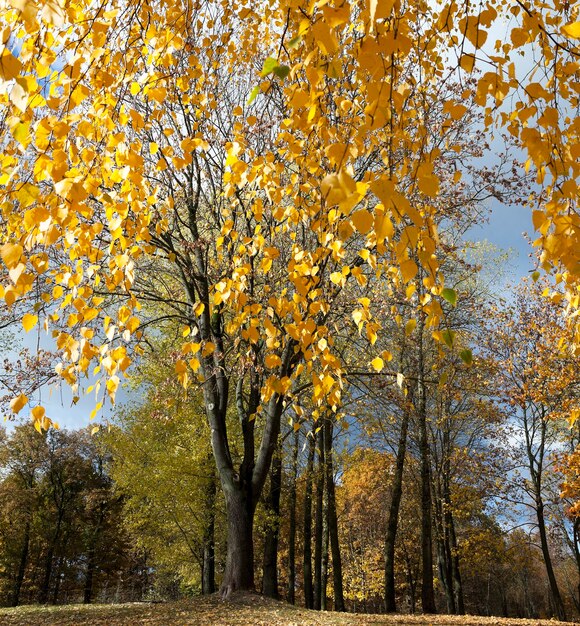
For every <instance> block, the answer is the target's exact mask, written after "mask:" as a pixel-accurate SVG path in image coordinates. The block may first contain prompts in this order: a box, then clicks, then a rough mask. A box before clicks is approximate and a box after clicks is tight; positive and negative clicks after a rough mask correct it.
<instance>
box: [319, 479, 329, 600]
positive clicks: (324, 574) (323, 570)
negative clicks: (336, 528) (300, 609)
mask: <svg viewBox="0 0 580 626" xmlns="http://www.w3.org/2000/svg"><path fill="white" fill-rule="evenodd" d="M328 543H329V536H328V491H327V490H325V491H324V503H323V515H322V563H321V567H320V610H321V611H326V610H327V609H328V605H327V597H326V591H327V589H328V556H329V555H328Z"/></svg>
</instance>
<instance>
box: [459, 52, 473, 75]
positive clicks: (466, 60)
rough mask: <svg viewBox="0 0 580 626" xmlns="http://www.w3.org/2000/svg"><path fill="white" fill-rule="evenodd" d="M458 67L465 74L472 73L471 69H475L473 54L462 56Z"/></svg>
mask: <svg viewBox="0 0 580 626" xmlns="http://www.w3.org/2000/svg"><path fill="white" fill-rule="evenodd" d="M459 65H460V66H461V68H462V69H464V70H465V71H466V72H473V68H474V67H475V57H474V56H473V54H462V55H461V59H460V60H459Z"/></svg>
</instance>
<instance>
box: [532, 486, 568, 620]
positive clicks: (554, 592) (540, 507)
mask: <svg viewBox="0 0 580 626" xmlns="http://www.w3.org/2000/svg"><path fill="white" fill-rule="evenodd" d="M536 516H537V519H538V530H539V533H540V545H541V547H542V556H543V557H544V564H545V567H546V574H547V576H548V584H549V586H550V594H549V596H550V600H551V603H552V608H553V610H554V613H555V614H556V617H557V618H558V619H559V620H560V621H561V622H565V621H566V609H565V608H564V603H563V602H562V596H561V595H560V590H559V588H558V582H557V581H556V575H555V574H554V568H553V566H552V557H551V556H550V550H549V548H548V537H547V533H546V522H545V519H544V503H543V501H542V498H541V494H538V493H536Z"/></svg>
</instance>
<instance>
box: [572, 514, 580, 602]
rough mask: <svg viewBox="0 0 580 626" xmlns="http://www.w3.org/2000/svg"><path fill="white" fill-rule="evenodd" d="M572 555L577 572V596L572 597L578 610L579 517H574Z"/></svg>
mask: <svg viewBox="0 0 580 626" xmlns="http://www.w3.org/2000/svg"><path fill="white" fill-rule="evenodd" d="M573 532H574V537H573V547H574V557H575V558H576V570H577V572H578V590H577V592H578V598H574V604H575V605H576V609H577V610H578V611H580V517H575V518H574V531H573Z"/></svg>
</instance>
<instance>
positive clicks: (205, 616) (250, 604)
mask: <svg viewBox="0 0 580 626" xmlns="http://www.w3.org/2000/svg"><path fill="white" fill-rule="evenodd" d="M89 624H90V625H95V624H97V625H101V626H105V625H106V626H120V625H123V626H127V625H131V624H140V625H141V624H143V625H149V626H209V625H211V626H260V625H264V626H335V625H336V626H366V625H371V624H376V625H383V626H415V625H417V626H429V625H431V626H557V625H558V624H563V623H562V622H555V621H553V620H536V619H532V620H529V619H500V618H495V617H475V616H462V617H458V616H450V615H428V616H424V615H362V614H345V613H332V612H325V611H323V612H319V611H308V610H306V609H302V608H300V607H294V606H291V605H289V604H286V603H284V602H276V601H274V600H269V599H266V598H263V597H261V596H258V595H249V594H244V595H241V596H240V595H238V596H236V597H234V598H233V600H230V601H228V602H223V601H222V600H220V599H219V598H218V597H209V598H207V597H205V598H196V599H194V600H184V601H180V602H167V603H160V604H150V603H134V604H119V605H110V604H107V605H103V604H101V605H89V606H83V605H70V606H56V607H52V606H46V607H42V606H22V607H17V608H14V609H0V625H2V626H4V625H6V626H32V625H34V626H73V625H75V626H80V625H86V626H88V625H89ZM568 624H569V623H568Z"/></svg>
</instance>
